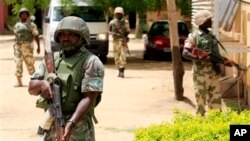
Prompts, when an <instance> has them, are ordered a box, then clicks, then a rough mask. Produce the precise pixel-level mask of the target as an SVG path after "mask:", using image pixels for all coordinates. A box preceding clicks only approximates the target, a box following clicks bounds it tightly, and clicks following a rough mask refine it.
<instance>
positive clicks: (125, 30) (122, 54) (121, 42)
mask: <svg viewBox="0 0 250 141" xmlns="http://www.w3.org/2000/svg"><path fill="white" fill-rule="evenodd" d="M114 14H115V18H114V19H113V20H112V21H110V23H109V27H110V28H109V29H110V32H111V34H112V36H113V45H114V46H113V47H114V61H115V65H116V67H117V68H118V69H119V74H118V77H121V78H124V70H125V65H126V57H127V53H128V45H127V42H128V34H129V33H130V27H129V22H128V20H126V19H125V18H124V10H123V8H122V7H116V8H115V11H114Z"/></svg>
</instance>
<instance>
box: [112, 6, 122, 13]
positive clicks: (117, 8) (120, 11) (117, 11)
mask: <svg viewBox="0 0 250 141" xmlns="http://www.w3.org/2000/svg"><path fill="white" fill-rule="evenodd" d="M114 13H115V14H116V13H121V14H124V10H123V8H122V7H116V8H115V11H114Z"/></svg>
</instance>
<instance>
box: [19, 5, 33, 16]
mask: <svg viewBox="0 0 250 141" xmlns="http://www.w3.org/2000/svg"><path fill="white" fill-rule="evenodd" d="M23 12H26V13H27V14H28V16H30V12H29V10H28V9H27V8H25V7H23V8H21V9H20V10H19V14H18V15H19V17H20V15H21V14H22V13H23Z"/></svg>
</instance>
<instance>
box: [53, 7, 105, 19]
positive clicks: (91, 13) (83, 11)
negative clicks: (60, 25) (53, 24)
mask: <svg viewBox="0 0 250 141" xmlns="http://www.w3.org/2000/svg"><path fill="white" fill-rule="evenodd" d="M66 16H77V17H80V18H82V19H83V20H84V21H86V22H105V21H106V20H105V16H104V12H103V11H102V10H101V9H100V8H98V7H86V6H77V7H70V8H65V7H62V6H58V7H54V13H53V21H60V20H61V19H62V18H64V17H66Z"/></svg>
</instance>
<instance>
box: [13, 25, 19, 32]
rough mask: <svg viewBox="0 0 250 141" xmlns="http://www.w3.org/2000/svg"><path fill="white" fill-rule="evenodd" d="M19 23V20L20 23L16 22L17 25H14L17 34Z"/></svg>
mask: <svg viewBox="0 0 250 141" xmlns="http://www.w3.org/2000/svg"><path fill="white" fill-rule="evenodd" d="M18 24H19V22H18V23H16V24H15V26H14V33H15V34H17V30H18V28H17V27H18Z"/></svg>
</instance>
